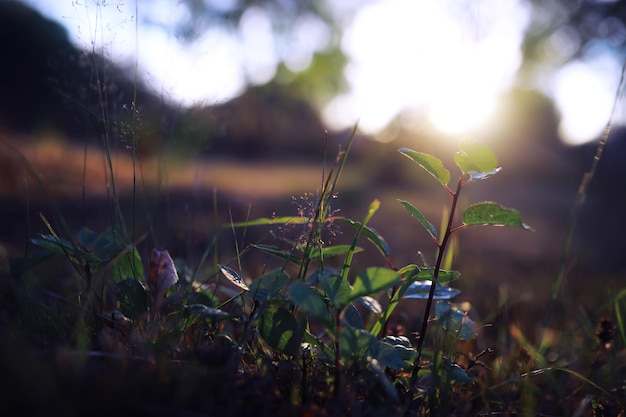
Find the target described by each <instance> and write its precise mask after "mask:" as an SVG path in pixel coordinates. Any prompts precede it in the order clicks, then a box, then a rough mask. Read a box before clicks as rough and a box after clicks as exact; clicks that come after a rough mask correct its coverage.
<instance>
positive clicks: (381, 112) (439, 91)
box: [324, 0, 528, 134]
mask: <svg viewBox="0 0 626 417" xmlns="http://www.w3.org/2000/svg"><path fill="white" fill-rule="evenodd" d="M468 4H470V6H468V7H467V8H461V9H459V4H458V2H455V1H440V2H434V1H430V2H415V1H411V0H387V1H379V2H374V3H372V4H370V5H368V6H366V7H364V8H362V9H361V10H359V12H358V13H357V15H356V17H355V19H354V21H353V22H352V24H351V25H350V26H349V27H348V28H347V31H346V35H345V37H344V42H343V47H344V50H345V51H346V53H347V54H348V55H349V56H350V58H351V61H352V64H351V65H350V66H349V67H348V70H347V73H346V75H347V78H348V80H349V82H350V85H351V90H350V91H349V92H348V93H347V94H346V95H344V96H341V97H337V98H336V99H335V101H334V102H332V103H330V105H329V107H328V108H327V109H326V110H325V112H324V116H325V120H326V121H327V122H328V123H329V124H330V125H331V126H334V127H336V128H343V127H346V126H347V125H349V124H351V123H354V121H355V120H357V119H359V120H360V121H359V126H360V127H361V129H362V130H363V131H364V132H366V133H369V134H376V133H377V132H379V131H380V130H381V129H383V128H384V127H385V126H386V125H387V124H388V123H389V122H391V121H392V120H393V119H394V117H396V116H397V115H398V113H400V112H401V111H403V110H406V109H411V108H421V109H424V110H427V112H428V114H429V116H430V119H431V122H432V123H433V124H434V125H435V126H436V127H437V128H438V129H439V130H440V131H442V132H445V133H453V134H456V133H463V132H466V131H468V130H470V129H472V128H475V127H477V126H479V125H480V124H482V123H485V122H486V120H487V119H488V117H489V116H490V115H491V113H492V111H493V110H494V104H495V102H496V98H497V96H498V95H499V94H500V93H501V92H503V91H504V90H505V89H506V88H507V87H509V86H510V83H511V82H512V81H513V77H514V75H515V72H516V70H517V69H518V67H519V65H520V63H521V54H520V45H521V41H522V33H523V29H524V28H525V26H526V24H527V20H528V13H527V11H526V9H524V8H523V7H522V6H521V4H520V2H519V1H517V0H485V1H482V2H479V3H478V2H477V3H475V4H474V3H472V2H470V3H468ZM372 28H384V29H380V30H375V31H374V30H372Z"/></svg>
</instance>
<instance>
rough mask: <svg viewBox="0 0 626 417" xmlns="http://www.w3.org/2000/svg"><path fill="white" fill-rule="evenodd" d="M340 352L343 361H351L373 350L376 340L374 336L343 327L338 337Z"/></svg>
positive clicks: (361, 330) (350, 327)
mask: <svg viewBox="0 0 626 417" xmlns="http://www.w3.org/2000/svg"><path fill="white" fill-rule="evenodd" d="M339 341H340V343H341V345H340V352H341V354H340V355H341V357H342V358H343V359H351V358H355V357H358V356H361V355H362V354H363V353H365V352H366V351H367V350H372V349H374V348H375V346H376V343H377V340H376V337H374V335H372V334H371V333H369V332H367V331H365V330H363V329H357V328H355V327H352V326H345V327H343V329H341V335H340V337H339Z"/></svg>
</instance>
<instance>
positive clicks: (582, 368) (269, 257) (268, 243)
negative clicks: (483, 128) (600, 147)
mask: <svg viewBox="0 0 626 417" xmlns="http://www.w3.org/2000/svg"><path fill="white" fill-rule="evenodd" d="M7 4H11V6H10V7H15V8H16V9H15V10H17V12H18V13H22V12H24V13H30V12H28V10H26V9H24V8H23V7H22V6H21V5H18V4H17V3H13V2H5V3H3V6H4V7H8V6H6V5H7ZM6 16H8V15H6V14H5V15H2V14H0V18H3V17H6ZM28 16H30V17H29V19H32V22H34V23H32V24H33V26H32V27H31V26H29V28H31V29H32V30H31V31H30V33H32V34H33V36H32V37H31V38H28V39H26V38H24V39H26V41H30V42H32V43H28V42H26V41H25V42H26V43H19V44H17V45H16V46H15V48H13V49H10V50H7V54H8V55H11V54H17V55H15V57H16V59H18V58H19V59H25V60H26V61H25V62H26V63H28V65H26V66H25V67H26V68H28V69H30V70H32V71H33V73H29V74H27V75H26V76H23V77H22V76H21V75H23V74H22V73H21V72H20V71H22V70H21V69H20V68H19V67H18V66H16V67H8V66H7V67H4V68H3V69H4V70H6V71H9V72H7V74H8V75H9V76H8V77H2V79H3V80H6V79H16V80H18V81H19V80H24V79H27V80H31V79H36V80H39V81H41V83H40V84H36V85H31V86H30V87H32V88H26V87H29V86H28V85H25V84H19V83H17V82H16V83H15V84H14V85H13V84H12V85H7V86H6V89H7V91H9V97H11V96H15V97H18V98H19V100H17V101H14V102H11V101H10V100H9V101H6V100H5V101H2V103H0V104H1V105H2V106H1V107H0V113H1V114H0V115H1V116H2V120H1V126H2V127H1V129H0V210H1V212H0V215H1V216H2V222H0V245H1V246H0V249H1V253H0V371H1V372H0V378H1V382H2V388H3V391H2V392H3V394H4V397H3V398H4V399H5V407H6V409H7V410H17V411H18V412H20V413H22V414H24V415H44V414H46V415H49V414H53V415H56V414H60V415H61V414H62V415H68V416H72V415H87V414H89V415H107V416H108V415H111V414H118V413H123V414H132V415H167V416H170V415H211V416H212V415H216V416H217V415H219V416H247V415H258V416H296V415H297V416H318V415H319V416H341V415H354V416H360V415H363V416H366V415H367V416H370V415H385V416H405V415H406V416H461V415H481V416H482V415H541V416H556V415H568V416H623V415H624V413H625V408H624V407H625V402H626V400H625V397H626V330H625V326H626V325H625V323H624V310H625V309H626V290H625V289H624V284H623V282H624V281H623V277H624V273H626V268H625V267H626V264H624V262H623V235H624V230H623V226H622V223H623V213H624V210H626V207H625V204H624V203H626V201H625V200H624V199H623V198H622V197H621V196H622V195H624V192H625V191H626V181H624V180H623V178H622V176H621V164H622V155H623V152H622V149H623V146H624V145H623V140H619V139H623V136H624V132H623V131H621V132H620V131H618V130H616V131H615V132H614V133H615V134H614V136H612V137H611V138H610V139H611V140H609V141H608V143H607V146H606V149H604V155H603V156H602V158H601V159H599V160H600V161H601V162H600V164H599V165H598V167H597V171H594V173H593V175H592V177H593V178H592V181H591V182H590V183H589V184H590V187H589V189H588V190H584V194H583V196H585V197H586V200H585V202H584V204H583V205H582V206H581V207H580V210H579V211H578V212H577V217H576V218H575V219H574V220H576V226H577V227H576V228H575V229H574V230H575V233H574V234H573V238H572V240H571V241H569V240H568V232H567V231H568V227H570V225H571V224H572V221H573V219H572V218H570V213H571V212H572V208H573V207H575V204H576V198H577V190H578V189H579V185H580V182H581V179H582V178H583V176H584V175H585V172H586V171H587V170H588V169H589V166H590V164H591V161H592V160H593V157H594V152H595V151H596V149H595V147H596V145H595V144H594V145H590V146H588V147H581V148H576V149H574V148H566V147H564V146H562V145H561V144H560V143H559V142H558V137H557V135H556V121H557V116H556V114H555V112H554V109H553V107H552V106H551V105H550V104H549V103H547V102H546V101H545V99H544V98H543V97H541V96H540V95H538V94H535V93H533V92H525V91H514V92H511V94H510V95H509V97H508V99H509V100H510V103H507V102H506V100H505V102H504V105H503V107H507V106H506V105H507V104H508V105H509V106H510V107H511V108H510V109H509V110H510V112H509V113H508V116H506V115H507V113H506V112H503V114H502V115H501V116H502V117H501V119H500V123H501V126H500V127H499V128H498V129H495V131H493V132H490V133H486V134H485V137H484V138H476V139H480V140H481V141H480V142H474V141H463V142H461V143H460V144H457V143H454V144H452V145H450V144H447V143H444V141H443V140H442V138H441V137H440V136H436V135H434V134H432V132H422V133H420V134H415V133H412V134H409V133H408V132H400V133H399V134H398V139H397V140H396V141H395V142H394V143H391V144H380V143H375V142H372V141H369V140H368V139H367V138H362V137H359V136H358V135H354V134H351V132H339V133H331V134H328V135H325V134H324V130H323V126H322V124H321V122H320V121H319V119H318V118H317V116H316V115H315V113H314V112H313V111H312V110H311V108H310V107H309V106H308V105H307V104H306V103H305V102H304V101H303V100H300V99H298V98H297V97H294V95H293V94H291V93H292V91H291V90H290V86H287V87H285V86H280V85H277V84H272V83H270V84H269V85H267V86H264V87H258V88H252V89H250V90H248V91H247V92H246V93H245V94H243V95H242V96H241V97H239V98H237V99H235V100H233V101H231V102H229V103H224V104H221V105H216V106H206V107H205V106H199V107H197V108H193V109H187V110H182V109H176V108H173V107H172V106H171V105H170V104H169V103H166V102H164V101H163V100H161V99H160V98H156V97H154V96H152V95H151V94H149V93H148V92H147V90H146V89H144V87H143V86H142V85H141V84H140V83H138V82H137V81H129V80H128V79H126V78H125V75H124V74H125V71H123V70H120V69H118V68H115V67H114V66H113V65H112V64H111V63H109V62H108V61H106V60H102V57H99V56H98V55H97V54H95V53H93V54H89V53H79V52H78V51H76V50H75V49H74V48H73V47H71V45H70V44H69V41H68V40H67V35H66V34H65V33H64V32H63V31H62V30H61V29H60V28H59V27H58V25H55V24H53V23H52V22H50V21H46V20H45V19H43V18H42V17H41V16H39V15H32V14H30V15H28ZM13 17H15V16H13ZM0 23H4V24H0V30H5V31H6V34H7V38H9V39H12V37H13V35H15V33H16V32H18V33H19V32H20V31H22V30H23V29H22V26H19V25H16V24H15V20H14V19H8V20H6V21H4V22H0ZM12 31H13V32H12ZM3 33H4V32H3ZM11 34H13V35H11ZM16 39H17V38H16ZM24 39H22V38H19V40H20V42H21V41H24ZM24 51H26V52H24ZM22 53H26V56H21V55H20V54H22ZM42 57H45V59H44V60H43V61H39V59H42ZM50 64H52V65H50ZM94 70H95V71H94ZM11 71H13V72H11ZM18 75H20V76H18ZM104 79H107V80H109V83H104V82H103V81H104ZM20 82H21V81H20ZM9 87H10V88H9ZM291 87H293V86H291ZM22 93H23V94H22ZM103 98H106V100H104V99H103ZM511 103H515V104H511ZM512 114H514V115H516V116H511V115H512ZM294 137H295V138H297V139H294ZM605 139H606V138H605ZM483 140H484V142H483ZM485 143H488V144H489V146H487V145H485ZM398 148H400V149H401V151H400V153H398V152H397V150H398ZM492 150H493V152H492ZM496 157H497V158H496ZM500 167H502V168H503V169H502V171H501V172H500V171H499V168H500ZM398 200H400V201H398ZM492 200H494V201H497V202H498V203H491V201H492ZM485 201H487V202H488V203H484V202H485ZM510 208H515V209H516V210H512V209H510ZM522 219H523V220H522ZM484 225H488V226H507V227H497V228H496V227H483V226H484ZM527 225H530V227H532V229H533V231H530V230H528V229H529V227H528V226H527ZM567 242H570V243H571V247H569V249H568V250H566V251H565V250H564V245H565V243H567ZM563 255H565V256H563ZM560 270H561V271H563V274H562V275H560V273H559V271H560Z"/></svg>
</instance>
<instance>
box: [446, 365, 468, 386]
mask: <svg viewBox="0 0 626 417" xmlns="http://www.w3.org/2000/svg"><path fill="white" fill-rule="evenodd" d="M448 375H450V380H452V381H454V382H455V383H457V384H467V383H469V382H472V378H470V377H469V375H467V372H465V369H463V368H461V367H460V366H459V365H457V364H456V363H450V365H449V368H448Z"/></svg>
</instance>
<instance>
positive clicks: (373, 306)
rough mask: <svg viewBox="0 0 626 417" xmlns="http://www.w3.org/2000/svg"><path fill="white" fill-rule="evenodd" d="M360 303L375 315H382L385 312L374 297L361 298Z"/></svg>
mask: <svg viewBox="0 0 626 417" xmlns="http://www.w3.org/2000/svg"><path fill="white" fill-rule="evenodd" d="M358 301H359V303H360V304H361V305H362V306H363V307H365V308H366V309H368V310H369V311H371V312H372V313H374V314H382V312H383V307H382V306H381V305H380V303H379V302H378V300H377V299H375V298H374V297H370V296H367V295H366V296H365V297H360V298H359V299H358Z"/></svg>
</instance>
